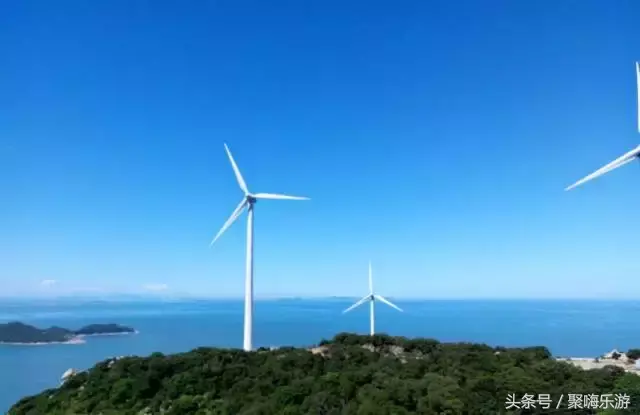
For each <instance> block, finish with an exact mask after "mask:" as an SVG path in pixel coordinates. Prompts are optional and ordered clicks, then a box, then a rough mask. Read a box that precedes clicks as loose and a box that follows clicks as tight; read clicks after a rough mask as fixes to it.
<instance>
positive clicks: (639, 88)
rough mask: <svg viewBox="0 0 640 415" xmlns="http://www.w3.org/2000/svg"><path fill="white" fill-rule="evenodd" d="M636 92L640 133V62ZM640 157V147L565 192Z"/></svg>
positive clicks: (639, 129)
mask: <svg viewBox="0 0 640 415" xmlns="http://www.w3.org/2000/svg"><path fill="white" fill-rule="evenodd" d="M636 90H637V91H636V97H637V101H638V102H637V123H638V133H640V62H636ZM639 157H640V145H639V146H637V147H636V148H634V149H633V150H631V151H629V152H627V153H625V154H623V155H622V156H620V157H618V158H617V159H615V160H613V161H612V162H610V163H608V164H607V165H605V166H603V167H601V168H599V169H598V170H596V171H594V172H593V173H591V174H589V175H588V176H586V177H584V178H582V179H580V180H578V181H577V182H575V183H574V184H572V185H571V186H568V187H567V188H565V189H564V190H565V191H568V190H571V189H573V188H575V187H578V186H580V185H581V184H583V183H586V182H588V181H590V180H593V179H595V178H597V177H600V176H602V175H604V174H606V173H608V172H610V171H612V170H615V169H617V168H618V167H622V166H624V165H625V164H629V163H631V162H632V161H634V160H636V159H638V158H639Z"/></svg>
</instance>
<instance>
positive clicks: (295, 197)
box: [253, 193, 311, 200]
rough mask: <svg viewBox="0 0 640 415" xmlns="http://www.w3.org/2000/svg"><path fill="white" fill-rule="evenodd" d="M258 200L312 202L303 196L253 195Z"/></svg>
mask: <svg viewBox="0 0 640 415" xmlns="http://www.w3.org/2000/svg"><path fill="white" fill-rule="evenodd" d="M253 197H255V198H256V199H280V200H311V199H309V198H308V197H301V196H287V195H279V194H275V193H256V194H255V195H253Z"/></svg>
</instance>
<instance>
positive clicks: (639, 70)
mask: <svg viewBox="0 0 640 415" xmlns="http://www.w3.org/2000/svg"><path fill="white" fill-rule="evenodd" d="M636 89H637V90H638V94H637V95H638V132H639V133H640V62H636Z"/></svg>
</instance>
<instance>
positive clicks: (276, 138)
mask: <svg viewBox="0 0 640 415" xmlns="http://www.w3.org/2000/svg"><path fill="white" fill-rule="evenodd" d="M639 15H640V3H639V2H637V1H635V0H617V1H615V2H611V1H608V0H601V1H594V0H565V1H553V0H535V1H534V0H522V1H509V0H483V1H480V0H477V1H476V0H457V1H444V0H438V1H436V0H433V1H428V2H426V1H400V2H391V1H380V0H374V1H359V0H354V1H350V2H344V1H336V0H322V1H319V0H309V1H304V2H300V1H281V0H274V1H269V2H264V1H258V0H251V1H250V0H234V1H230V0H229V1H212V0H210V1H204V0H196V1H189V2H178V1H167V0H153V1H151V0H139V1H136V2H131V1H125V0H114V1H108V2H87V1H82V0H62V1H57V2H51V1H45V0H41V1H35V0H24V1H20V2H8V3H6V4H4V5H3V11H2V12H1V13H0V44H1V45H2V58H0V91H1V92H0V191H1V193H0V194H1V195H2V196H1V199H0V297H6V296H9V297H13V296H57V295H84V294H87V293H94V294H96V293H97V294H99V295H107V294H117V293H149V294H153V295H160V294H162V295H198V296H212V297H241V296H242V293H243V289H244V258H245V232H246V216H243V217H241V219H240V220H238V222H236V223H235V224H234V225H233V226H232V227H231V228H230V229H229V230H228V231H227V232H226V233H225V234H224V235H223V237H222V238H221V239H220V240H219V241H218V242H217V243H216V244H215V245H214V247H210V246H209V243H210V241H211V239H212V237H213V236H214V235H215V233H216V232H217V231H218V229H219V228H220V227H221V226H222V224H223V223H224V221H225V220H226V219H227V217H228V216H229V215H230V214H231V212H232V211H233V209H234V207H235V206H236V204H237V203H238V202H239V201H240V199H241V197H242V192H241V191H240V189H239V188H238V185H237V183H236V180H235V177H234V175H233V171H232V169H231V166H230V164H229V162H228V160H227V158H226V154H225V152H224V146H223V144H224V143H227V144H228V145H229V148H230V149H231V151H232V152H233V155H234V157H235V159H236V162H237V163H238V166H239V168H240V170H241V172H242V174H243V176H244V178H245V180H246V182H247V184H248V186H249V189H250V190H251V191H253V192H272V193H288V194H294V195H301V196H308V197H310V198H311V200H310V201H260V202H259V203H258V204H257V206H256V216H255V242H256V245H255V267H256V269H255V294H256V296H257V297H273V296H276V297H277V296H327V295H339V296H359V295H364V294H366V292H367V262H368V261H369V260H371V261H372V264H373V273H374V285H375V288H376V290H377V291H379V292H380V294H383V295H385V296H388V297H398V298H399V297H407V298H408V297H413V298H416V297H418V298H523V297H526V298H575V297H587V298H590V297H599V298H640V283H638V276H639V275H640V261H638V260H637V258H638V252H639V251H640V233H639V232H638V228H639V226H640V219H639V217H638V214H637V212H638V210H639V209H640V192H639V191H638V189H640V187H639V186H640V184H639V183H640V163H637V164H632V165H629V166H626V167H624V168H621V169H619V170H616V171H615V172H612V173H610V174H608V175H606V176H604V177H602V178H600V179H597V180H595V181H593V182H589V183H588V184H585V185H584V186H582V187H579V188H577V189H575V190H573V191H571V192H564V190H563V189H564V188H565V187H566V186H567V185H569V184H571V183H573V182H574V181H576V180H577V179H579V178H581V177H583V176H584V175H586V174H587V173H590V172H591V171H593V170H595V169H596V168H598V167H600V166H601V165H603V164H605V163H606V162H608V161H610V160H612V159H614V158H616V157H617V156H619V155H621V154H623V153H625V152H626V151H628V150H630V149H631V148H633V147H634V146H636V145H637V144H638V143H640V134H638V131H637V119H636V116H637V115H636V114H637V108H636V85H635V71H634V62H635V61H637V60H640V45H639V44H638V42H636V41H634V40H637V39H640V26H639V25H638V24H637V17H638V16H639Z"/></svg>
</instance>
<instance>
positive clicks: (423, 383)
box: [8, 333, 640, 415]
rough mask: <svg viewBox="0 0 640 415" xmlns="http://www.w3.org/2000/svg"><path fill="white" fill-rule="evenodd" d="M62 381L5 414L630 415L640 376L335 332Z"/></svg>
mask: <svg viewBox="0 0 640 415" xmlns="http://www.w3.org/2000/svg"><path fill="white" fill-rule="evenodd" d="M65 375H66V376H65V379H64V382H63V383H62V384H61V385H60V386H59V387H58V388H52V389H48V390H45V391H43V392H42V393H40V394H38V395H35V396H31V397H25V398H23V399H21V400H20V401H19V402H17V403H16V404H15V405H14V406H13V407H12V408H10V409H9V412H8V414H9V415H33V414H43V415H45V414H52V415H53V414H103V415H107V414H108V415H112V414H113V415H116V414H117V415H126V414H131V415H136V414H138V415H139V414H145V415H150V414H165V415H181V414H182V415H205V414H220V415H223V414H249V413H251V414H254V415H273V414H342V415H351V414H353V415H359V414H370V415H386V414H395V415H405V414H406V415H408V414H426V415H437V414H448V415H468V414H474V415H475V414H478V415H480V414H546V413H552V414H599V415H604V414H606V415H610V414H632V413H639V411H640V376H637V375H635V374H633V373H628V372H625V370H624V369H622V368H620V367H616V366H612V365H607V366H605V367H602V368H598V369H593V370H583V369H582V368H580V367H576V366H574V365H572V364H570V363H567V362H563V361H558V360H556V359H554V358H553V357H552V355H551V353H550V352H549V350H548V349H547V348H545V347H524V348H506V347H491V346H488V345H485V344H475V343H441V342H439V341H437V340H433V339H423V338H416V339H408V338H404V337H391V336H386V335H383V334H376V335H374V336H360V335H355V334H349V333H341V334H338V335H336V336H335V337H334V338H333V339H332V340H328V341H322V342H321V343H320V344H319V345H318V346H315V347H309V348H294V347H280V348H274V349H268V348H261V349H258V350H257V351H254V352H245V351H242V350H237V349H216V348H208V347H206V348H205V347H201V348H198V349H195V350H192V351H190V352H186V353H180V354H174V355H164V354H161V353H154V354H152V355H151V356H148V357H132V356H127V357H121V358H112V359H107V360H104V361H102V362H100V363H97V364H96V365H95V366H93V367H92V368H90V369H88V370H86V371H69V373H67V374H65ZM593 396H597V397H599V398H600V397H601V398H602V399H601V400H599V401H597V400H593V399H591V397H593ZM583 397H588V398H589V400H584V399H583ZM605 398H606V399H605ZM585 402H586V403H585Z"/></svg>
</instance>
